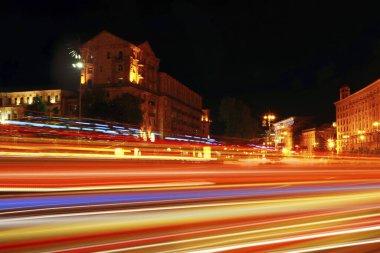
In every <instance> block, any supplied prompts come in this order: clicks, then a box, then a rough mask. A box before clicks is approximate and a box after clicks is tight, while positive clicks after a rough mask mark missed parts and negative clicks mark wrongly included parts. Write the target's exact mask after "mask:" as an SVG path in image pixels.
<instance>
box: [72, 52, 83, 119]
mask: <svg viewBox="0 0 380 253" xmlns="http://www.w3.org/2000/svg"><path fill="white" fill-rule="evenodd" d="M75 59H77V62H76V63H73V67H74V68H76V69H79V71H81V72H82V69H83V68H84V66H85V64H84V62H83V61H82V60H81V56H80V55H75ZM85 82H86V80H85V78H84V76H82V75H81V77H80V83H79V119H82V85H83V84H85Z"/></svg>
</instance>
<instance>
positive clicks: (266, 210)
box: [0, 157, 380, 253]
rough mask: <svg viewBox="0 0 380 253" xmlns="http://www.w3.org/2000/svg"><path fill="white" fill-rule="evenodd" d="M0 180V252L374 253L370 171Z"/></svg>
mask: <svg viewBox="0 0 380 253" xmlns="http://www.w3.org/2000/svg"><path fill="white" fill-rule="evenodd" d="M0 168H1V174H0V185H1V200H0V203H1V204H0V252H197V253H201V252H202V253H203V252H283V253H284V252H289V253H290V252H292V253H294V252H316V251H318V252H345V253H350V252H353V253H354V252H355V253H357V252H361V253H362V252H363V253H364V252H380V180H379V179H380V162H379V161H377V160H373V159H371V160H363V159H359V158H358V159H355V160H348V159H346V160H338V159H283V160H280V161H276V162H273V161H269V160H250V161H230V162H221V161H213V162H179V161H160V162H155V161H125V160H113V159H53V158H49V159H47V158H27V157H17V158H11V157H8V158H7V157H3V158H2V159H1V161H0Z"/></svg>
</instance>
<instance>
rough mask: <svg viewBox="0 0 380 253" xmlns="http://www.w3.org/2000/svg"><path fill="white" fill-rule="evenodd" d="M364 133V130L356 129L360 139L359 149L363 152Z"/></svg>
mask: <svg viewBox="0 0 380 253" xmlns="http://www.w3.org/2000/svg"><path fill="white" fill-rule="evenodd" d="M364 133H365V131H364V130H358V134H359V139H360V151H361V152H363V141H364V139H365V137H364Z"/></svg>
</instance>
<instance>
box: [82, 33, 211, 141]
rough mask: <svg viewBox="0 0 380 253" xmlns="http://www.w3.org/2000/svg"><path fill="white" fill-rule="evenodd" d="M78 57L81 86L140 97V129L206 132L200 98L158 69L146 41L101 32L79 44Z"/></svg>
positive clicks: (112, 94)
mask: <svg viewBox="0 0 380 253" xmlns="http://www.w3.org/2000/svg"><path fill="white" fill-rule="evenodd" d="M81 56H82V59H83V61H84V63H85V67H84V68H83V69H82V72H81V81H82V82H83V83H84V87H85V88H90V89H91V88H101V89H104V90H105V92H106V94H107V97H109V98H113V97H116V96H119V95H120V94H122V93H130V94H132V95H134V96H137V97H139V98H141V99H142V101H143V105H142V108H141V109H142V111H143V123H142V128H143V130H145V131H148V132H149V131H152V130H156V131H159V132H160V133H162V134H164V133H183V134H191V135H204V134H206V133H207V135H208V133H209V129H208V128H209V124H207V125H205V124H202V121H201V119H202V115H203V112H202V97H201V96H200V95H199V94H197V93H196V92H194V91H192V90H191V89H189V88H188V87H186V86H185V85H184V84H182V83H181V82H180V81H178V80H176V79H175V78H173V77H172V76H170V75H169V74H167V73H164V72H160V71H159V63H160V59H159V58H157V57H156V55H155V54H154V52H153V50H152V48H151V46H150V44H149V42H147V41H145V42H143V43H141V44H138V45H135V44H132V43H130V42H128V41H126V40H124V39H122V38H119V37H117V36H115V35H113V34H111V33H109V32H106V31H103V32H101V33H100V34H98V35H96V36H95V37H94V38H92V39H90V40H89V41H87V42H86V43H84V44H83V45H82V47H81ZM210 122H211V121H210ZM203 127H205V128H207V129H203Z"/></svg>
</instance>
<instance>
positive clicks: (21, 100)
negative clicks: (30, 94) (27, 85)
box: [20, 97, 24, 105]
mask: <svg viewBox="0 0 380 253" xmlns="http://www.w3.org/2000/svg"><path fill="white" fill-rule="evenodd" d="M20 104H22V105H23V104H24V98H23V97H22V98H21V99H20Z"/></svg>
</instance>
